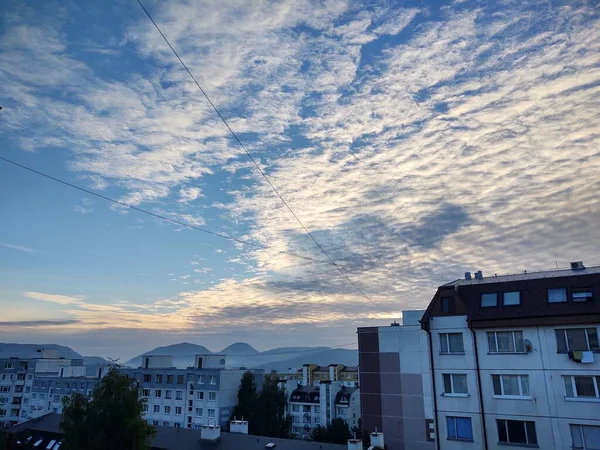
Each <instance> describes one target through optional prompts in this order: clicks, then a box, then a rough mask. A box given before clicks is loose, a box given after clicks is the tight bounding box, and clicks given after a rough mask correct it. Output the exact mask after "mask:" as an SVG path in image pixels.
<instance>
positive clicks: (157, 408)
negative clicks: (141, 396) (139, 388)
mask: <svg viewBox="0 0 600 450" xmlns="http://www.w3.org/2000/svg"><path fill="white" fill-rule="evenodd" d="M152 411H154V413H155V414H160V405H152Z"/></svg>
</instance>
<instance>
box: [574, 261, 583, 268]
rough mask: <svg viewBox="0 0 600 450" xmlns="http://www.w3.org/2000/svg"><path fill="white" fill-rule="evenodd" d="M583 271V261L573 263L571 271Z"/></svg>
mask: <svg viewBox="0 0 600 450" xmlns="http://www.w3.org/2000/svg"><path fill="white" fill-rule="evenodd" d="M581 269H585V266H584V265H583V261H573V262H572V263H571V270H581Z"/></svg>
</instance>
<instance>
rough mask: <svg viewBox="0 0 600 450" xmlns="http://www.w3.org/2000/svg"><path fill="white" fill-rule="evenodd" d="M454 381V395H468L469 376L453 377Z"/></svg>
mask: <svg viewBox="0 0 600 450" xmlns="http://www.w3.org/2000/svg"><path fill="white" fill-rule="evenodd" d="M453 377H454V379H453V381H454V393H455V394H466V393H467V376H466V375H453Z"/></svg>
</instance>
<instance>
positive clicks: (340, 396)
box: [335, 386, 358, 405]
mask: <svg viewBox="0 0 600 450" xmlns="http://www.w3.org/2000/svg"><path fill="white" fill-rule="evenodd" d="M357 390H358V388H355V387H352V388H350V387H346V386H344V387H342V390H341V391H340V392H338V393H337V394H336V396H335V404H336V405H339V404H344V405H348V404H350V396H351V395H352V394H353V393H354V392H356V391H357Z"/></svg>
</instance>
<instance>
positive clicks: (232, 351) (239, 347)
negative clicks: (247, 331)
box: [219, 342, 259, 356]
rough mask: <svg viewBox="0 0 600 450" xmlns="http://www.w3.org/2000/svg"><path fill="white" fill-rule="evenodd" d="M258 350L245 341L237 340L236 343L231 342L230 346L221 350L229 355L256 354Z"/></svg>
mask: <svg viewBox="0 0 600 450" xmlns="http://www.w3.org/2000/svg"><path fill="white" fill-rule="evenodd" d="M257 353H259V352H258V350H256V349H255V348H254V347H252V346H251V345H249V344H246V343H245V342H236V343H235V344H231V345H230V346H229V347H226V348H224V349H223V350H221V351H220V352H219V354H221V355H228V356H247V355H256V354H257Z"/></svg>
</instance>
